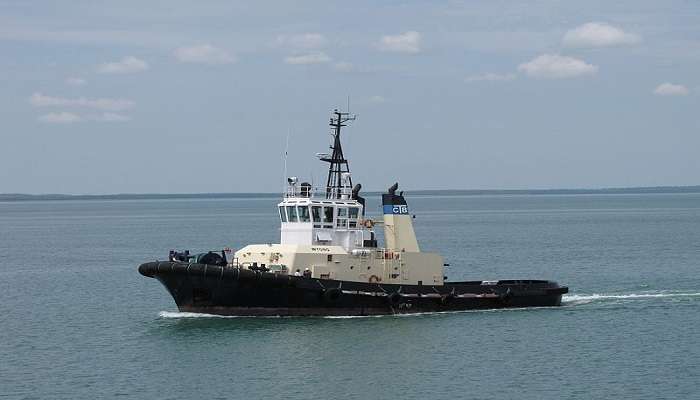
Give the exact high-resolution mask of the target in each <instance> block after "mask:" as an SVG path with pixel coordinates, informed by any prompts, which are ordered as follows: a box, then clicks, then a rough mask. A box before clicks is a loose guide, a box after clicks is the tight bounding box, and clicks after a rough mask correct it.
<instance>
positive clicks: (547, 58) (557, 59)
mask: <svg viewBox="0 0 700 400" xmlns="http://www.w3.org/2000/svg"><path fill="white" fill-rule="evenodd" d="M518 71H521V72H524V73H525V74H526V75H528V76H530V77H533V78H548V79H561V78H575V77H578V76H584V75H593V74H595V73H597V72H598V66H596V65H592V64H587V63H586V62H585V61H583V60H579V59H577V58H573V57H567V56H560V55H558V54H543V55H541V56H539V57H536V58H535V59H533V60H532V61H529V62H526V63H522V64H520V65H518Z"/></svg>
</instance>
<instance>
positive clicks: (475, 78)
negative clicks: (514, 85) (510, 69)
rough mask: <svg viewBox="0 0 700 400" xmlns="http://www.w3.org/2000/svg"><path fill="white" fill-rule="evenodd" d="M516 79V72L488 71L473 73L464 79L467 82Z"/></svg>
mask: <svg viewBox="0 0 700 400" xmlns="http://www.w3.org/2000/svg"><path fill="white" fill-rule="evenodd" d="M513 79H515V74H511V73H509V74H494V73H492V72H488V73H485V74H481V75H472V76H468V77H466V78H465V79H464V81H465V82H468V83H471V82H498V81H512V80H513Z"/></svg>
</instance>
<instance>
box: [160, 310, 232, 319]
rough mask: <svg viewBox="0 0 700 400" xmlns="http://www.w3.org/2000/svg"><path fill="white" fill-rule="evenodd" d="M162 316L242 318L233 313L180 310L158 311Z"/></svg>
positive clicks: (173, 317)
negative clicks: (219, 313)
mask: <svg viewBox="0 0 700 400" xmlns="http://www.w3.org/2000/svg"><path fill="white" fill-rule="evenodd" d="M158 316H159V317H160V318H165V319H178V318H240V317H237V316H232V315H216V314H200V313H193V312H179V311H161V312H159V313H158Z"/></svg>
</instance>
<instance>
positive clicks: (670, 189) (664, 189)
mask: <svg viewBox="0 0 700 400" xmlns="http://www.w3.org/2000/svg"><path fill="white" fill-rule="evenodd" d="M383 192H384V191H376V190H368V191H365V192H364V193H365V194H369V195H379V194H382V193H383ZM407 192H409V193H413V194H419V195H420V194H443V195H449V194H453V195H498V194H503V195H506V194H645V193H700V185H678V186H632V187H603V188H554V189H416V190H409V191H407ZM279 195H280V193H279V192H193V193H108V194H63V193H43V194H30V193H0V201H23V200H90V199H94V200H120V199H122V200H133V199H176V198H235V197H248V198H250V197H261V196H262V197H272V196H279Z"/></svg>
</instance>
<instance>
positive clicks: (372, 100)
mask: <svg viewBox="0 0 700 400" xmlns="http://www.w3.org/2000/svg"><path fill="white" fill-rule="evenodd" d="M369 102H370V103H375V104H379V103H386V98H384V97H383V96H372V97H370V98H369Z"/></svg>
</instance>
